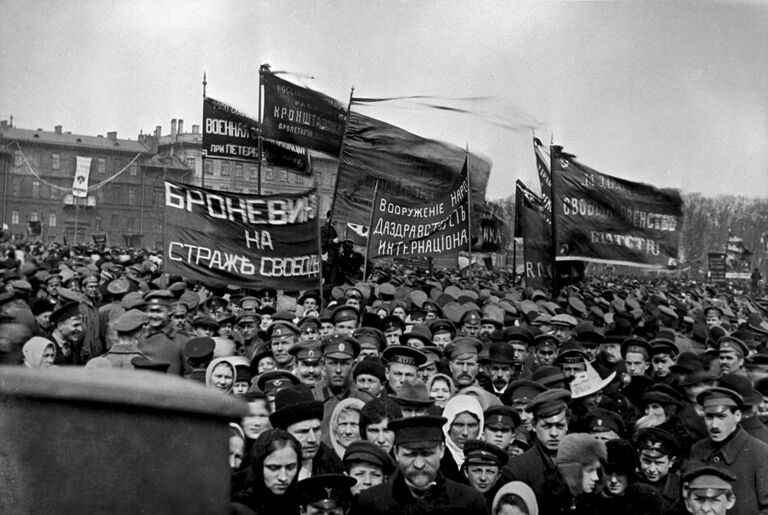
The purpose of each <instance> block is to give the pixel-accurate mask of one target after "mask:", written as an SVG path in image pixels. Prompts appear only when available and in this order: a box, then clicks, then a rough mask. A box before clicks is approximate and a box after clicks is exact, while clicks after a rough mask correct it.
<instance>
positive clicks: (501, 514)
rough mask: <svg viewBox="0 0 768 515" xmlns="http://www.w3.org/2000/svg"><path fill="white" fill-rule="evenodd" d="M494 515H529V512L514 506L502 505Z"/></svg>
mask: <svg viewBox="0 0 768 515" xmlns="http://www.w3.org/2000/svg"><path fill="white" fill-rule="evenodd" d="M493 515H528V512H527V511H523V510H521V509H520V508H518V507H517V506H515V505H513V504H501V505H499V507H498V508H496V512H495V513H494V514H493Z"/></svg>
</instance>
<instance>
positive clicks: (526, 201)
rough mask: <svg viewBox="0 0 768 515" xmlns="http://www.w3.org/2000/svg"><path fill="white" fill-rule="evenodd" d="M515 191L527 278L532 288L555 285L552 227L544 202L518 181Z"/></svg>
mask: <svg viewBox="0 0 768 515" xmlns="http://www.w3.org/2000/svg"><path fill="white" fill-rule="evenodd" d="M516 186H517V187H516V189H515V237H517V238H523V261H524V262H525V272H524V277H525V281H526V285H527V286H529V287H531V288H549V287H550V286H551V282H552V266H551V262H552V226H551V225H550V224H549V223H548V222H547V219H546V218H545V216H544V212H543V211H544V207H543V206H544V202H543V200H542V199H541V198H539V197H538V196H537V195H536V194H535V193H533V192H532V191H531V190H529V189H528V188H527V187H526V186H525V184H523V183H522V182H520V181H519V180H518V181H517V183H516Z"/></svg>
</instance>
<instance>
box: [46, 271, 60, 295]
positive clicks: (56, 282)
mask: <svg viewBox="0 0 768 515" xmlns="http://www.w3.org/2000/svg"><path fill="white" fill-rule="evenodd" d="M60 287H61V278H60V277H59V276H58V275H56V276H54V277H51V278H50V279H48V281H47V282H46V283H45V291H47V292H48V295H50V296H51V297H53V298H57V297H58V296H59V291H58V290H57V288H60Z"/></svg>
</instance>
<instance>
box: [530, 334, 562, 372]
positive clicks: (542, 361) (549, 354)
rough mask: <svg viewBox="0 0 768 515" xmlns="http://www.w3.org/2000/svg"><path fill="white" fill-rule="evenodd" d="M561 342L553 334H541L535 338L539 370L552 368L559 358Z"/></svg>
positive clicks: (534, 351) (534, 346) (535, 351)
mask: <svg viewBox="0 0 768 515" xmlns="http://www.w3.org/2000/svg"><path fill="white" fill-rule="evenodd" d="M558 344H559V342H558V340H557V338H555V336H554V335H552V334H539V335H536V337H535V338H534V344H533V353H534V355H535V356H536V365H537V368H540V367H547V366H552V365H553V364H554V363H555V358H556V357H557V346H558Z"/></svg>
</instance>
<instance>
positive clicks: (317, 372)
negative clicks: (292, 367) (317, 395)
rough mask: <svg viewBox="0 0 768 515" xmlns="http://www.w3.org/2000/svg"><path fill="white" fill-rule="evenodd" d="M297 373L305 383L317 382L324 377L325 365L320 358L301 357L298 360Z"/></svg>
mask: <svg viewBox="0 0 768 515" xmlns="http://www.w3.org/2000/svg"><path fill="white" fill-rule="evenodd" d="M296 375H297V376H298V378H299V380H300V381H301V382H302V383H304V384H310V385H312V384H315V383H317V382H318V381H319V380H320V379H321V378H322V377H323V367H322V363H321V361H320V360H319V359H300V360H298V361H296Z"/></svg>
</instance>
